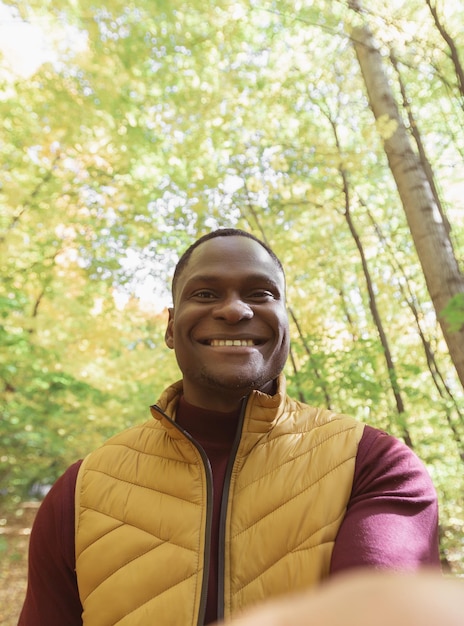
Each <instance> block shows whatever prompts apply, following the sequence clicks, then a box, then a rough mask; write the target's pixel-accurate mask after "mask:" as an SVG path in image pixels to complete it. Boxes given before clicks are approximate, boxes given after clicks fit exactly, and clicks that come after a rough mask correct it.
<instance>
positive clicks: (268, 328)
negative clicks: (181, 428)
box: [166, 236, 289, 410]
mask: <svg viewBox="0 0 464 626" xmlns="http://www.w3.org/2000/svg"><path fill="white" fill-rule="evenodd" d="M166 344H167V345H168V347H170V348H173V349H174V350H175V353H176V358H177V362H178V364H179V367H180V369H181V371H182V374H183V381H184V395H185V399H186V400H187V401H188V402H190V403H191V404H194V405H196V406H200V407H203V408H212V409H217V410H221V408H222V409H223V410H232V409H233V408H235V407H234V406H231V403H235V405H236V403H238V402H239V401H240V399H241V398H242V397H243V396H244V395H246V394H248V393H249V392H250V391H251V390H253V389H260V390H262V391H266V392H270V391H271V390H272V386H273V381H274V379H275V378H276V377H277V376H278V375H279V373H280V372H281V371H282V369H283V367H284V364H285V361H286V359H287V356H288V350H289V331H288V317H287V312H286V308H285V279H284V276H283V274H282V272H281V271H280V269H279V268H278V267H277V265H276V263H275V262H274V260H273V259H272V257H271V256H270V255H269V254H268V252H267V251H266V250H265V249H264V248H263V247H262V246H261V245H260V244H259V243H257V242H256V241H253V240H252V239H248V238H246V237H240V236H237V237H236V236H233V237H216V238H214V239H210V240H208V241H205V242H204V243H202V244H201V245H200V246H198V248H196V249H195V250H194V251H193V253H192V256H191V257H190V259H189V261H188V264H187V266H186V267H185V268H184V270H183V272H182V273H181V275H180V276H179V279H178V282H177V288H176V294H175V302H174V308H173V309H172V310H171V311H170V317H169V322H168V327H167V331H166Z"/></svg>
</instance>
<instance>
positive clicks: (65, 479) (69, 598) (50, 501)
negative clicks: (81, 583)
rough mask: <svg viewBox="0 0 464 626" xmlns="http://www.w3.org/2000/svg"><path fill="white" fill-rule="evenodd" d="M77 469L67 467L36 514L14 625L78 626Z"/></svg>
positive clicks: (80, 625)
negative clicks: (24, 589) (22, 595)
mask: <svg viewBox="0 0 464 626" xmlns="http://www.w3.org/2000/svg"><path fill="white" fill-rule="evenodd" d="M79 466H80V462H78V463H75V464H74V465H72V466H71V467H70V468H68V470H67V471H66V472H65V473H64V474H63V475H62V476H61V478H59V479H58V480H57V482H56V483H55V484H54V485H53V487H52V489H51V490H50V492H49V493H48V494H47V496H46V497H45V499H44V501H43V502H42V504H41V506H40V508H39V510H38V511H37V516H36V519H35V521H34V525H33V527H32V532H31V537H30V543H29V566H28V586H27V592H26V598H25V601H24V605H23V608H22V612H21V615H20V618H19V622H18V626H44V625H45V624H50V625H52V624H59V625H60V626H82V617H81V615H82V606H81V602H80V599H79V593H78V589H77V581H76V573H75V552H74V490H75V484H76V477H77V472H78V469H79Z"/></svg>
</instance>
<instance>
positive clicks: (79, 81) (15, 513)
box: [0, 0, 464, 625]
mask: <svg viewBox="0 0 464 626" xmlns="http://www.w3.org/2000/svg"><path fill="white" fill-rule="evenodd" d="M463 23H464V5H463V3H462V2H458V1H456V2H444V1H443V0H408V1H407V2H406V1H404V0H389V1H388V2H384V1H383V0H371V1H370V2H369V3H367V2H366V3H365V5H364V6H363V5H362V3H360V2H355V1H353V0H351V1H341V0H340V1H331V2H328V1H324V0H314V1H311V2H309V1H305V2H303V1H301V2H300V1H298V0H297V1H295V0H292V2H290V1H288V2H286V1H285V0H282V1H280V0H279V1H277V0H263V1H259V0H248V1H246V0H218V1H216V2H214V3H211V2H204V0H201V1H200V0H189V2H183V1H181V0H170V1H167V0H166V1H159V0H139V1H134V2H119V1H117V0H108V2H106V3H105V5H104V6H103V5H100V6H97V5H96V4H95V3H93V2H90V1H87V0H68V1H66V0H53V2H52V1H51V0H40V2H39V1H38V0H30V1H21V0H19V1H17V2H8V1H4V2H0V146H1V155H2V159H1V163H0V203H1V217H0V223H1V232H0V247H1V255H0V257H1V258H0V263H1V268H2V283H1V287H0V315H1V331H0V332H1V344H2V345H1V355H0V378H1V402H2V410H1V416H0V419H1V422H0V563H1V565H0V587H1V589H0V602H1V603H2V604H1V605H0V607H1V608H0V622H2V623H5V624H6V625H9V624H15V623H16V621H15V619H16V618H15V615H16V616H17V613H18V611H19V606H20V603H21V602H22V595H23V593H24V585H25V581H24V564H25V558H26V549H27V536H28V532H29V528H30V523H31V521H32V519H33V516H34V512H35V509H36V506H37V505H36V504H35V503H37V502H39V501H40V500H41V498H42V497H43V496H44V494H45V493H46V491H47V489H48V488H49V486H50V485H51V484H52V483H53V481H54V480H56V478H57V477H58V476H59V475H60V474H61V473H62V472H63V470H64V469H65V468H66V467H67V466H68V465H69V464H70V463H72V462H73V461H74V460H76V459H78V458H82V457H83V456H84V455H85V454H86V453H87V452H88V451H90V450H91V449H93V448H94V447H96V446H98V445H99V444H100V443H101V442H103V441H104V440H105V439H106V438H107V437H108V436H110V435H112V434H113V433H114V432H116V431H119V430H121V429H122V428H124V427H126V426H130V425H131V424H133V423H135V422H140V421H142V420H145V419H146V418H147V417H148V406H149V405H150V404H152V403H154V402H155V401H156V400H157V397H158V394H159V393H160V391H161V390H162V389H163V388H164V387H165V386H166V385H167V384H169V383H170V382H172V381H173V380H176V379H177V378H179V372H178V370H177V366H176V363H175V360H174V357H173V354H172V353H171V352H170V351H169V350H167V348H166V347H165V346H164V330H165V324H166V320H167V313H166V307H168V306H169V305H170V293H169V282H170V278H171V275H172V271H173V268H174V265H175V263H176V260H177V259H178V257H179V255H180V254H181V253H182V251H183V250H184V249H185V247H187V246H188V245H189V244H190V243H191V242H192V240H193V239H195V238H196V237H197V236H199V235H201V234H204V233H206V232H208V231H210V230H212V229H214V228H217V227H224V226H234V227H239V228H244V229H246V230H249V231H251V232H253V233H254V234H255V235H257V236H259V237H261V238H262V239H264V240H265V241H266V242H267V243H269V245H271V246H272V247H273V248H274V250H275V252H276V253H277V254H278V255H279V257H280V258H281V259H282V262H283V263H284V266H285V267H286V270H287V280H288V301H289V311H290V317H291V323H292V339H293V343H292V351H291V355H290V359H289V361H288V366H287V370H286V373H287V377H288V379H289V383H290V391H291V393H292V394H293V395H295V396H297V397H298V398H300V399H302V400H304V401H306V402H308V403H310V404H316V405H320V406H327V407H331V408H333V409H335V410H337V411H342V412H345V413H349V414H352V415H354V416H356V417H358V418H359V419H361V420H365V421H367V422H369V423H370V424H372V425H374V426H377V427H379V428H383V429H385V430H387V431H389V432H391V433H392V434H394V435H396V436H398V437H400V438H403V439H404V440H405V441H406V443H407V444H408V445H409V446H411V447H412V448H413V449H414V451H415V452H416V453H417V454H418V455H419V456H420V457H421V459H422V460H423V461H424V463H425V464H426V466H427V468H428V470H429V472H430V474H431V476H432V478H433V480H434V482H435V485H436V488H437V491H438V494H439V498H440V505H441V553H442V559H443V564H444V566H445V569H446V571H449V572H451V573H452V574H454V575H464V559H463V557H464V513H463V505H464V503H463V493H464V471H463V469H464V441H463V438H464V393H463V384H464V276H463V273H462V268H463V259H464V163H463V161H464V132H463V127H464V70H463V64H464V31H463V29H462V24H463ZM8 589H9V591H8ZM12 589H15V590H16V591H15V592H13V591H12ZM8 593H9V594H10V595H9V596H8V598H9V599H8V600H7V594H8ZM12 593H16V594H17V595H16V596H12V595H11V594H12ZM11 598H15V599H11ZM15 611H16V613H15ZM12 613H15V614H14V615H12ZM2 619H3V621H2ZM8 620H10V621H8Z"/></svg>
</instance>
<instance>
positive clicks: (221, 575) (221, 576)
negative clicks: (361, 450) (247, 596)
mask: <svg viewBox="0 0 464 626" xmlns="http://www.w3.org/2000/svg"><path fill="white" fill-rule="evenodd" d="M247 401H248V398H244V400H243V403H242V409H241V412H240V417H239V422H238V426H237V433H236V435H235V439H234V443H233V446H232V450H231V453H230V457H229V461H228V463H227V468H226V474H225V477H224V489H223V491H222V498H221V513H220V517H219V542H218V546H219V548H218V599H217V601H218V603H217V619H218V621H220V620H223V619H224V600H225V588H224V586H225V545H226V519H227V509H228V505H229V490H230V481H231V478H232V470H233V468H234V465H235V457H236V456H237V451H238V447H239V445H240V441H241V440H242V428H243V421H244V418H245V409H246V406H247Z"/></svg>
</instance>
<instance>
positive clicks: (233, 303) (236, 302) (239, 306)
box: [213, 297, 254, 324]
mask: <svg viewBox="0 0 464 626" xmlns="http://www.w3.org/2000/svg"><path fill="white" fill-rule="evenodd" d="M253 315H254V313H253V309H252V308H251V307H250V305H249V304H247V303H246V302H244V301H243V300H242V299H241V298H238V297H230V298H226V299H224V300H222V301H221V302H218V303H217V305H216V306H215V307H214V310H213V317H214V318H215V319H221V320H224V321H226V322H227V323H228V324H236V323H237V322H240V321H241V320H249V319H251V318H252V317H253Z"/></svg>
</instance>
